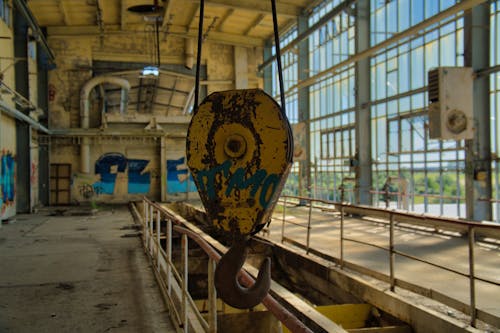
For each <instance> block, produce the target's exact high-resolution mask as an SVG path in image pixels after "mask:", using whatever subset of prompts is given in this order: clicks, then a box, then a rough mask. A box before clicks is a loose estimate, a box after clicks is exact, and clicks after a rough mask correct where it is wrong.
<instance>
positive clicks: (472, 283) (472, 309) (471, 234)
mask: <svg viewBox="0 0 500 333" xmlns="http://www.w3.org/2000/svg"><path fill="white" fill-rule="evenodd" d="M474 241H475V230H474V227H473V226H469V279H470V287H469V288H470V325H471V326H472V327H476V317H477V314H476V278H475V275H474Z"/></svg>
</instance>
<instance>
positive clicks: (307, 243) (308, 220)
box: [306, 200, 312, 254]
mask: <svg viewBox="0 0 500 333" xmlns="http://www.w3.org/2000/svg"><path fill="white" fill-rule="evenodd" d="M311 219H312V201H311V200H309V218H308V219H307V242H306V253H307V254H309V247H310V244H311Z"/></svg>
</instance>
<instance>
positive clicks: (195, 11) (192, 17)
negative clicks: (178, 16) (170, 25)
mask: <svg viewBox="0 0 500 333" xmlns="http://www.w3.org/2000/svg"><path fill="white" fill-rule="evenodd" d="M199 11H200V5H198V6H196V7H195V8H194V10H193V11H192V12H191V14H190V15H189V17H191V19H190V20H189V23H188V25H187V28H188V29H191V27H192V26H193V25H194V22H195V20H196V14H198V12H199Z"/></svg>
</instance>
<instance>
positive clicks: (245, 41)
mask: <svg viewBox="0 0 500 333" xmlns="http://www.w3.org/2000/svg"><path fill="white" fill-rule="evenodd" d="M127 27H128V28H130V30H127V31H122V30H121V29H120V26H119V25H106V31H105V32H104V35H105V36H108V35H120V34H121V35H123V36H130V35H131V34H145V33H146V32H145V31H144V29H143V27H144V25H143V24H136V25H131V24H128V25H127ZM133 29H137V30H133ZM47 32H48V35H49V36H51V37H68V36H75V37H82V36H100V35H101V33H100V31H99V27H97V26H94V25H88V26H69V27H67V26H60V27H56V26H54V27H48V28H47ZM169 35H170V36H177V37H180V38H197V36H198V29H197V28H191V29H188V27H186V26H181V25H172V26H170V30H169ZM207 40H209V41H213V42H217V43H221V44H230V45H241V46H247V47H255V46H262V45H264V40H263V39H261V38H257V37H251V36H242V35H239V34H231V33H226V32H220V31H214V30H212V31H210V34H208V36H207Z"/></svg>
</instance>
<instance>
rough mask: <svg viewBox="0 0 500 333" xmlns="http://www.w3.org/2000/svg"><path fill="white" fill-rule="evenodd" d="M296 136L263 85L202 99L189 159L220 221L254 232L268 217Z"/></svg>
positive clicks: (189, 144)
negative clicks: (293, 135)
mask: <svg viewBox="0 0 500 333" xmlns="http://www.w3.org/2000/svg"><path fill="white" fill-rule="evenodd" d="M292 141H293V139H292V135H291V129H290V125H289V123H288V120H287V118H286V116H284V114H283V113H282V111H281V109H280V107H279V105H278V104H277V103H276V102H275V101H274V100H273V99H272V98H271V97H270V96H268V95H267V94H266V93H264V92H263V91H262V90H259V89H253V90H232V91H225V92H217V93H214V94H212V95H210V96H209V97H207V98H206V99H205V101H203V103H202V104H200V106H199V108H198V110H197V112H196V113H195V115H194V116H193V118H192V121H191V124H190V127H189V131H188V137H187V146H186V148H187V161H188V166H189V168H190V169H191V172H192V174H193V177H194V180H195V183H196V185H197V187H198V191H199V193H200V197H201V199H202V201H203V204H204V206H205V208H206V209H207V212H208V214H209V216H210V218H211V219H212V221H213V224H214V225H215V226H216V227H218V228H219V229H221V230H223V231H226V232H230V233H232V234H236V235H249V234H251V233H252V232H254V231H255V230H256V229H257V228H258V227H259V226H261V225H262V224H264V223H267V222H268V220H269V218H270V215H271V213H272V209H273V208H274V205H275V203H276V200H277V198H278V196H279V194H280V192H281V189H282V187H283V184H284V182H285V180H286V176H287V175H288V171H289V169H290V166H291V162H292V161H291V151H292V148H293V142H292Z"/></svg>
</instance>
